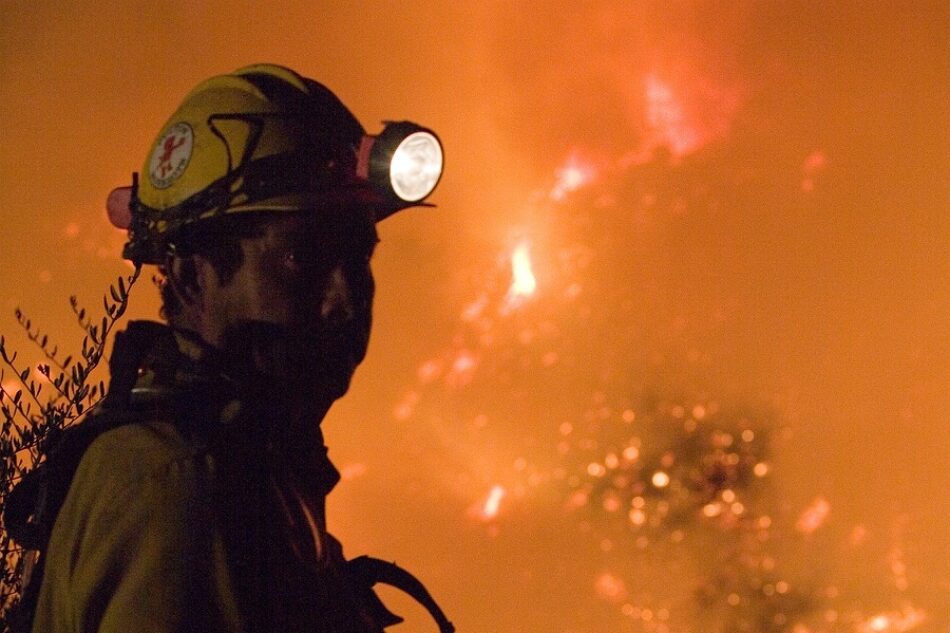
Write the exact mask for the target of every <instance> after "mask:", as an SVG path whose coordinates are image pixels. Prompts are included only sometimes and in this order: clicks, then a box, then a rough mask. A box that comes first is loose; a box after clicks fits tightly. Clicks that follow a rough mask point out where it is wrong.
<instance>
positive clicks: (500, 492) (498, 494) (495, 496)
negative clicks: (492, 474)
mask: <svg viewBox="0 0 950 633" xmlns="http://www.w3.org/2000/svg"><path fill="white" fill-rule="evenodd" d="M504 498H505V489H504V488H503V487H502V486H494V487H493V488H492V489H491V492H489V493H488V498H487V499H486V500H485V505H484V506H482V518H483V519H485V520H488V519H494V518H495V517H496V516H498V509H499V508H500V506H501V500H502V499H504Z"/></svg>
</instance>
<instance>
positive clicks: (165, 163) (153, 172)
mask: <svg viewBox="0 0 950 633" xmlns="http://www.w3.org/2000/svg"><path fill="white" fill-rule="evenodd" d="M194 140H195V136H194V132H192V130H191V126H190V125H188V124H187V123H184V122H182V123H176V124H175V125H173V126H171V127H170V128H168V130H167V131H166V132H165V133H164V134H162V135H161V136H160V137H159V139H158V142H157V143H155V149H154V150H152V158H151V160H149V163H148V179H149V180H150V181H151V182H152V185H153V186H154V187H155V188H156V189H165V188H167V187H169V186H171V184H172V183H173V182H175V181H176V180H177V179H178V177H179V176H181V174H182V172H184V171H185V168H186V167H187V166H188V161H189V160H190V159H191V150H192V147H193V146H194Z"/></svg>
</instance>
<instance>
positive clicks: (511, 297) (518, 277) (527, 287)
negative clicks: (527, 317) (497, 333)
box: [502, 242, 538, 313]
mask: <svg viewBox="0 0 950 633" xmlns="http://www.w3.org/2000/svg"><path fill="white" fill-rule="evenodd" d="M537 288H538V281H537V279H535V277H534V271H533V270H532V267H531V256H530V253H529V249H528V244H527V242H522V243H521V244H519V245H518V246H517V247H515V250H514V252H513V253H512V254H511V287H510V288H508V294H507V296H506V297H505V303H504V305H503V306H502V312H503V313H505V312H509V311H511V310H512V309H514V308H516V307H518V306H519V305H521V303H522V302H524V300H525V299H528V298H529V297H531V296H533V295H534V293H535V291H536V290H537Z"/></svg>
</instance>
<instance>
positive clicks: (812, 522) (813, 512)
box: [795, 497, 831, 534]
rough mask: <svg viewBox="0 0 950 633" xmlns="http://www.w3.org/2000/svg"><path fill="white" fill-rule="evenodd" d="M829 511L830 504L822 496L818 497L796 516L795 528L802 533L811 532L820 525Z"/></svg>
mask: <svg viewBox="0 0 950 633" xmlns="http://www.w3.org/2000/svg"><path fill="white" fill-rule="evenodd" d="M830 512H831V504H830V503H828V501H827V499H825V498H824V497H818V498H816V499H815V500H814V501H812V502H811V505H809V506H808V507H807V508H805V511H804V512H802V514H801V516H800V517H798V521H797V522H796V523H795V529H796V530H798V531H799V532H802V533H804V534H811V533H812V532H814V531H815V530H817V529H818V528H819V527H821V525H822V524H823V523H824V522H825V519H827V518H828V513H830Z"/></svg>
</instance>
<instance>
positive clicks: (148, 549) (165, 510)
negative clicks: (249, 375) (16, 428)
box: [33, 322, 398, 633]
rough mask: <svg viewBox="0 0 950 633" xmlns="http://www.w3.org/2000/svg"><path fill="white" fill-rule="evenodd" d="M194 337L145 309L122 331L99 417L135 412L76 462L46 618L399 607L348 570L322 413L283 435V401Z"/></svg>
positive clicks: (172, 621)
mask: <svg viewBox="0 0 950 633" xmlns="http://www.w3.org/2000/svg"><path fill="white" fill-rule="evenodd" d="M189 345H191V344H190V343H188V342H187V341H186V340H184V339H182V338H181V337H178V336H176V335H174V334H173V333H172V331H171V330H169V329H168V328H165V327H164V326H161V325H159V324H154V323H147V322H133V323H132V324H130V327H129V329H128V330H127V331H126V333H120V335H119V336H118V337H117V340H116V345H115V350H114V353H113V358H112V361H111V362H110V366H111V368H112V371H113V379H112V383H111V385H110V396H109V399H108V400H107V402H106V403H105V404H104V405H103V406H102V407H100V409H99V410H97V411H96V412H95V413H94V414H93V416H107V415H120V416H125V418H124V421H123V423H121V424H113V425H112V426H113V427H114V428H111V429H110V430H107V431H105V432H104V433H102V434H101V435H98V436H97V437H96V439H95V440H94V441H93V442H92V443H91V445H89V447H88V449H86V450H85V453H84V454H83V457H82V460H81V462H80V463H79V467H78V469H77V470H76V472H75V476H74V477H73V479H72V483H71V485H70V487H69V492H68V494H67V495H66V498H65V501H64V502H63V505H62V508H61V509H60V511H59V513H58V515H57V518H56V521H55V524H54V526H53V529H52V533H51V537H50V541H49V545H48V550H47V552H46V553H45V556H44V570H43V573H44V576H43V581H42V584H41V589H40V592H39V597H38V603H37V607H36V614H35V618H34V622H33V631H34V632H35V633H41V632H43V633H46V632H49V633H131V632H134V633H173V632H174V633H186V632H187V633H192V632H194V633H197V632H202V633H204V632H208V633H216V632H228V633H237V632H242V633H264V632H271V631H273V632H278V631H279V632H280V633H293V632H304V631H306V632H307V633H378V632H379V631H382V627H383V626H388V625H389V624H392V623H394V622H395V621H398V618H397V617H396V616H391V614H388V616H387V613H388V612H385V610H384V609H382V605H381V603H378V600H377V599H376V597H375V595H373V594H372V592H371V590H369V589H368V588H366V587H359V586H356V585H355V584H354V583H353V582H352V581H351V579H348V578H347V575H346V565H345V559H344V557H343V553H342V550H341V547H340V545H339V543H338V542H337V541H336V540H335V539H334V538H333V537H332V536H331V535H330V534H328V533H327V530H326V516H325V506H324V501H325V497H326V495H327V494H328V493H329V492H330V490H331V489H332V488H333V487H334V485H335V484H336V483H337V481H338V480H339V474H338V472H337V470H336V469H335V468H334V467H333V465H332V464H331V463H330V461H329V460H328V459H327V454H326V448H325V446H324V445H323V441H322V436H321V434H320V433H319V429H318V427H317V426H316V425H317V422H318V421H314V425H315V427H314V433H313V434H312V435H311V436H310V437H308V438H302V439H301V440H300V441H299V442H297V445H296V446H289V445H288V443H286V442H284V443H281V442H278V441H275V439H274V437H275V435H274V433H273V431H274V429H277V428H279V425H280V423H281V421H282V420H281V415H282V413H281V411H280V407H279V406H276V407H275V406H272V404H273V403H270V402H265V401H262V400H261V399H260V398H261V397H262V396H261V395H260V393H256V394H255V393H254V389H253V386H250V385H246V384H245V385H241V384H238V383H235V381H234V380H233V379H231V378H229V377H228V376H226V375H224V373H222V372H221V371H220V370H219V368H216V367H214V366H213V365H209V364H207V363H206V362H204V361H203V360H202V359H201V354H200V353H199V352H196V350H195V349H193V348H189ZM116 412H118V413H116ZM278 435H279V434H278ZM381 609H382V610H381ZM390 616H391V617H390ZM387 620H388V621H387Z"/></svg>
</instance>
